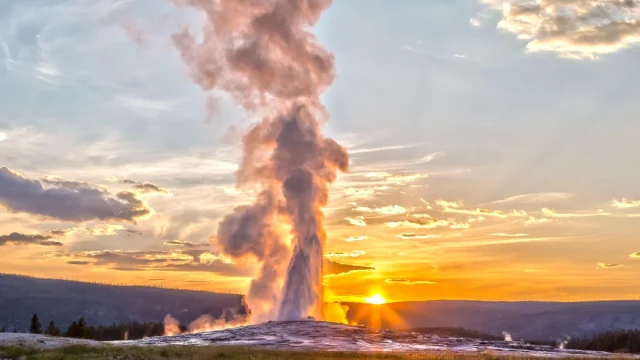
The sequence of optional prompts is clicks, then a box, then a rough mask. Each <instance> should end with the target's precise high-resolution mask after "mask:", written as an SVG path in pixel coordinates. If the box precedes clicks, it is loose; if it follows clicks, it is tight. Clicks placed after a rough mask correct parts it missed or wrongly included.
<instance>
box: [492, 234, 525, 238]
mask: <svg viewBox="0 0 640 360" xmlns="http://www.w3.org/2000/svg"><path fill="white" fill-rule="evenodd" d="M491 236H497V237H524V236H529V234H524V233H518V234H507V233H495V234H491Z"/></svg>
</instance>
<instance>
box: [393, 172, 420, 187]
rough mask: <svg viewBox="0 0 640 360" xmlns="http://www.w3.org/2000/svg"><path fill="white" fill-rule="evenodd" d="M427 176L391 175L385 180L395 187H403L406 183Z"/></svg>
mask: <svg viewBox="0 0 640 360" xmlns="http://www.w3.org/2000/svg"><path fill="white" fill-rule="evenodd" d="M428 177H429V175H427V174H407V175H393V176H390V177H388V178H387V182H390V183H394V184H397V185H404V184H406V183H410V182H414V181H416V180H420V179H426V178H428Z"/></svg>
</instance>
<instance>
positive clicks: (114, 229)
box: [85, 225, 126, 236]
mask: <svg viewBox="0 0 640 360" xmlns="http://www.w3.org/2000/svg"><path fill="white" fill-rule="evenodd" d="M85 230H86V231H87V232H88V233H89V234H91V235H93V236H113V235H117V234H118V231H121V230H126V229H125V228H124V226H122V225H102V226H96V227H88V228H85Z"/></svg>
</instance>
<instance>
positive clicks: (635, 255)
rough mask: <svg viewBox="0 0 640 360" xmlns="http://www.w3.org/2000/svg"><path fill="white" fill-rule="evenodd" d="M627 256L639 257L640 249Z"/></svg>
mask: <svg viewBox="0 0 640 360" xmlns="http://www.w3.org/2000/svg"><path fill="white" fill-rule="evenodd" d="M629 257H630V258H634V259H640V251H638V252H634V253H633V254H631V255H629Z"/></svg>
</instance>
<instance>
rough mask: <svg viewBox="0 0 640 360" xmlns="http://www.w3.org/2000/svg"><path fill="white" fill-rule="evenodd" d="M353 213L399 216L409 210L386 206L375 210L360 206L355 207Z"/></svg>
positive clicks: (397, 206)
mask: <svg viewBox="0 0 640 360" xmlns="http://www.w3.org/2000/svg"><path fill="white" fill-rule="evenodd" d="M353 211H357V212H365V213H376V214H381V215H398V214H404V213H406V212H407V209H405V208H403V207H402V206H400V205H391V206H384V207H380V208H373V209H372V208H369V207H365V206H358V207H355V208H354V209H353Z"/></svg>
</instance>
